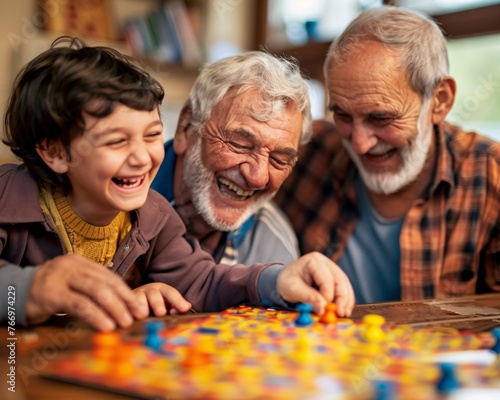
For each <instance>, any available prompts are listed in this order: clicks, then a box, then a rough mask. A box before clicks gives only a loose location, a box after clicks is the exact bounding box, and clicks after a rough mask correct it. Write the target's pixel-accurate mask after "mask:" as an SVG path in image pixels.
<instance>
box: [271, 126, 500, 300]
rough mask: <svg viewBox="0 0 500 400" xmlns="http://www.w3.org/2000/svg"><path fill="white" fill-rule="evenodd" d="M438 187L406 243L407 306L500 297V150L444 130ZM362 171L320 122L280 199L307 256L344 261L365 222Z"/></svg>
mask: <svg viewBox="0 0 500 400" xmlns="http://www.w3.org/2000/svg"><path fill="white" fill-rule="evenodd" d="M435 132H436V140H437V142H436V143H437V162H436V169H435V176H434V180H433V182H432V184H431V186H430V187H429V189H428V190H427V191H426V193H425V194H424V195H423V196H422V198H420V199H417V200H416V201H415V202H414V203H413V205H412V207H411V209H410V210H409V211H408V212H407V214H406V216H405V218H404V222H403V226H402V230H401V236H400V248H401V262H400V268H401V294H402V299H403V300H415V299H423V298H439V297H450V296H460V295H467V294H474V293H482V292H488V291H500V144H499V143H496V142H494V141H492V140H490V139H487V138H485V137H483V136H480V135H478V134H476V133H473V132H464V131H462V130H460V129H459V128H458V127H456V126H453V125H451V124H448V123H443V124H441V125H440V126H438V127H436V129H435ZM356 174H357V170H356V168H355V165H354V164H353V163H352V162H351V161H350V159H349V156H348V154H347V153H346V151H345V150H344V149H343V147H342V143H341V138H340V135H339V134H338V133H337V132H336V131H335V127H334V126H333V124H331V123H330V122H327V121H315V122H314V135H313V139H312V140H311V142H310V143H308V144H306V145H304V146H302V148H301V149H300V157H299V160H298V162H297V165H296V166H295V168H294V170H293V172H292V174H291V176H290V177H289V178H288V179H287V180H286V181H285V183H284V184H283V186H282V188H281V190H280V192H279V193H278V194H277V196H276V202H277V203H278V205H280V206H281V207H282V209H283V210H284V211H285V213H286V214H287V215H288V217H289V218H290V220H291V222H292V225H293V226H294V228H295V230H296V232H297V235H298V237H299V242H300V246H301V251H302V252H303V253H306V252H310V251H320V252H322V253H323V254H326V255H327V256H329V257H330V258H331V259H332V260H333V261H338V260H339V259H340V256H341V255H342V253H343V251H344V248H345V245H346V242H347V240H348V239H349V237H350V235H351V234H352V232H353V231H354V228H355V226H356V222H357V220H358V213H359V211H358V209H357V205H356V204H357V202H356V191H355V185H354V178H355V176H356Z"/></svg>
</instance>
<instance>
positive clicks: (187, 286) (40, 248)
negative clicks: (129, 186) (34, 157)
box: [0, 164, 285, 322]
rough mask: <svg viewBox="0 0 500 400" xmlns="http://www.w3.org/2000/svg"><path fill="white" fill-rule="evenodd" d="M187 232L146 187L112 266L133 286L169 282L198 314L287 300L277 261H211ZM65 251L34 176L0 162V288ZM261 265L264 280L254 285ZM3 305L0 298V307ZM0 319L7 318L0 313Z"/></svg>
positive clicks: (22, 297)
mask: <svg viewBox="0 0 500 400" xmlns="http://www.w3.org/2000/svg"><path fill="white" fill-rule="evenodd" d="M185 233H186V229H185V227H184V225H183V223H182V221H181V220H180V218H179V217H178V215H177V213H176V212H175V210H174V209H173V208H172V207H171V205H170V204H169V202H168V201H167V200H166V199H165V198H164V197H163V196H161V195H159V194H158V193H156V192H155V191H153V190H150V193H149V196H148V199H147V201H146V203H145V204H144V205H143V206H142V207H141V208H139V209H138V210H136V211H135V212H133V213H132V229H131V231H130V232H129V234H128V235H127V236H126V238H125V239H124V240H123V242H122V243H120V244H119V246H118V248H117V252H116V254H115V256H114V258H113V267H112V270H113V271H114V272H116V273H117V274H118V275H120V276H121V277H122V278H123V279H124V280H125V281H126V282H127V284H128V285H129V286H130V287H131V288H136V287H138V286H140V285H142V284H145V283H148V282H164V283H167V284H169V285H171V286H173V287H175V288H176V289H177V290H179V292H180V293H181V294H182V295H183V296H184V298H185V299H186V300H188V301H189V302H191V304H192V305H193V308H194V309H195V310H197V311H219V310H223V309H225V308H228V307H231V306H235V305H238V304H242V303H251V304H262V302H263V303H264V304H265V305H267V306H269V305H271V303H275V304H276V303H277V305H278V306H283V305H285V304H284V303H282V300H281V298H280V297H279V296H278V295H277V293H276V290H275V287H276V279H277V275H278V272H279V270H281V268H282V266H281V265H276V264H274V265H273V264H267V265H264V264H255V265H253V266H251V267H247V266H244V265H241V264H237V265H234V266H229V265H223V264H219V265H217V264H215V262H214V261H213V259H212V257H211V256H210V255H209V254H208V253H206V252H204V251H203V250H201V248H200V246H199V244H198V242H197V241H194V240H188V239H186V238H185V236H184V235H185ZM63 253H64V250H63V248H62V246H61V240H60V238H59V234H58V232H57V231H56V229H55V227H54V225H53V223H52V222H51V219H50V218H49V217H48V216H47V215H45V214H44V213H43V212H42V209H41V208H40V203H39V189H38V185H37V183H36V181H35V180H34V179H33V178H32V176H31V175H30V174H29V172H28V171H27V169H26V168H25V166H24V165H19V166H16V165H13V164H5V165H1V166H0V281H1V282H2V283H1V285H0V286H1V288H0V289H2V291H1V293H6V291H4V289H5V288H4V286H5V287H7V285H11V284H13V283H9V280H8V279H10V280H11V281H12V282H16V279H14V278H13V276H15V275H17V273H19V274H22V271H21V270H20V269H21V268H22V269H26V268H25V267H32V266H38V265H40V264H42V263H44V262H45V261H47V260H49V259H51V258H54V257H56V256H58V255H61V254H63ZM268 267H270V268H268ZM30 269H31V270H33V268H30ZM264 270H266V273H265V274H264V275H265V276H266V278H265V281H266V282H265V283H264V284H263V285H261V284H259V287H258V282H259V276H260V275H261V273H262V271H264ZM32 275H33V274H32V273H31V274H24V276H25V277H26V278H23V280H25V279H28V280H31V277H32ZM9 277H10V278H9ZM262 280H264V278H263V279H262ZM17 282H19V279H17ZM270 283H271V284H270ZM19 286H22V290H19V289H18V293H17V303H18V308H20V306H22V309H24V306H25V304H22V303H23V301H24V302H25V301H26V295H27V289H28V288H29V285H19ZM261 286H262V287H261ZM264 286H265V287H264ZM266 290H267V292H266ZM259 294H260V296H259ZM4 297H5V298H7V296H4ZM261 297H262V302H261ZM3 302H4V300H3V299H2V300H0V307H2V305H3ZM19 303H21V304H19ZM2 309H3V310H6V309H7V307H6V306H5V307H2ZM2 312H3V311H2ZM19 312H21V310H20V311H19ZM0 318H1V320H2V321H5V319H4V316H3V314H0ZM18 320H19V321H20V322H23V321H24V315H22V316H21V315H18Z"/></svg>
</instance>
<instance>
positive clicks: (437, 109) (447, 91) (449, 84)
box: [431, 76, 457, 125]
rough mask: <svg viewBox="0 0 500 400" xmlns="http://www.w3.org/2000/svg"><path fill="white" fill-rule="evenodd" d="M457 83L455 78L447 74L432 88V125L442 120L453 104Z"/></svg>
mask: <svg viewBox="0 0 500 400" xmlns="http://www.w3.org/2000/svg"><path fill="white" fill-rule="evenodd" d="M456 91H457V85H456V83H455V80H454V79H453V78H452V77H450V76H447V77H445V78H444V79H443V80H442V81H441V82H439V83H438V85H437V86H436V88H435V89H434V94H433V100H432V101H433V105H432V111H431V112H432V123H433V124H434V125H437V124H439V123H440V122H442V121H443V120H444V119H445V118H446V115H448V113H449V112H450V110H451V107H452V106H453V101H454V100H455V93H456Z"/></svg>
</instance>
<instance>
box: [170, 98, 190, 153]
mask: <svg viewBox="0 0 500 400" xmlns="http://www.w3.org/2000/svg"><path fill="white" fill-rule="evenodd" d="M191 119H192V112H191V107H190V106H189V105H185V106H184V107H182V110H181V113H180V115H179V120H178V121H177V128H176V129H175V136H174V151H175V153H176V154H177V155H180V154H184V153H185V152H186V150H187V148H188V131H189V128H190V127H191Z"/></svg>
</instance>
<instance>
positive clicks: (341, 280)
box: [277, 252, 355, 317]
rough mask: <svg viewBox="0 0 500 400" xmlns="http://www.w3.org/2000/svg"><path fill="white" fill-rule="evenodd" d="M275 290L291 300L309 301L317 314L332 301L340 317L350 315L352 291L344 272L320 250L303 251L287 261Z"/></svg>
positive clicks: (352, 299)
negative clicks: (288, 262) (290, 260)
mask: <svg viewBox="0 0 500 400" xmlns="http://www.w3.org/2000/svg"><path fill="white" fill-rule="evenodd" d="M277 286H278V292H279V294H280V295H281V297H282V298H283V299H284V300H286V301H288V302H290V303H309V304H311V305H312V306H313V307H314V312H315V313H316V314H318V315H321V314H322V313H323V310H324V308H325V305H326V304H327V303H328V302H331V301H333V300H335V302H336V303H337V314H338V315H339V317H349V316H350V315H351V312H352V309H353V307H354V303H355V297H354V291H353V289H352V286H351V283H350V282H349V279H348V278H347V276H346V274H345V273H344V271H342V270H341V269H340V268H339V266H338V265H337V264H335V263H334V262H333V261H332V260H330V259H329V258H328V257H326V256H324V255H323V254H321V253H318V252H313V253H309V254H306V255H304V256H302V257H300V258H299V259H297V260H295V261H294V262H292V263H291V264H289V265H288V266H287V267H286V268H285V269H283V271H281V272H280V274H279V276H278V285H277Z"/></svg>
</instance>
